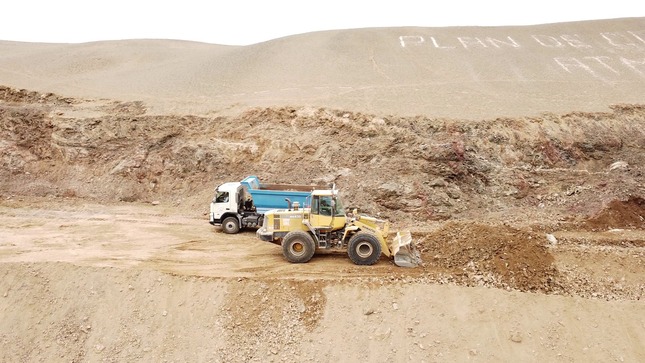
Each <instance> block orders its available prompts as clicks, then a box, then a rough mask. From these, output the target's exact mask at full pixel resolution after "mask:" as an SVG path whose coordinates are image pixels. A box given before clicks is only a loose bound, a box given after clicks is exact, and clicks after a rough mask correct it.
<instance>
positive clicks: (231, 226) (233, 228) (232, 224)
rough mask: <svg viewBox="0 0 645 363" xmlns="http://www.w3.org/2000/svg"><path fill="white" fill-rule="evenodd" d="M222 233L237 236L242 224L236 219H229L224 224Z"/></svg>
mask: <svg viewBox="0 0 645 363" xmlns="http://www.w3.org/2000/svg"><path fill="white" fill-rule="evenodd" d="M222 231H224V233H228V234H235V233H237V232H239V231H240V222H239V221H238V220H237V218H235V217H227V218H226V219H224V221H223V222H222Z"/></svg>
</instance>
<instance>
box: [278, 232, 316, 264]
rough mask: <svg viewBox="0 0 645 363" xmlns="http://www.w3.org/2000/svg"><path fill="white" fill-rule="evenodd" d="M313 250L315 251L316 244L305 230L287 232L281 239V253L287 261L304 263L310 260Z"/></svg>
mask: <svg viewBox="0 0 645 363" xmlns="http://www.w3.org/2000/svg"><path fill="white" fill-rule="evenodd" d="M314 252H316V244H315V243H314V239H313V238H311V235H309V233H307V232H304V231H292V232H289V233H287V235H286V236H285V237H284V240H283V241H282V254H284V257H285V258H286V259H287V260H288V261H289V262H293V263H305V262H307V261H309V260H311V258H312V257H313V256H314Z"/></svg>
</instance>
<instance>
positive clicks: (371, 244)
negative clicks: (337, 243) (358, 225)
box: [347, 232, 381, 265]
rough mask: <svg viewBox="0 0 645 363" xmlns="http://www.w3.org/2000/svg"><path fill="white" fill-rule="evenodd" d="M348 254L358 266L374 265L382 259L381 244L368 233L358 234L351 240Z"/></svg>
mask: <svg viewBox="0 0 645 363" xmlns="http://www.w3.org/2000/svg"><path fill="white" fill-rule="evenodd" d="M347 254H348V255H349V258H350V260H352V262H354V263H355V264H357V265H373V264H375V263H376V261H378V259H379V258H381V243H380V242H379V240H378V238H377V237H376V236H375V235H373V234H371V233H367V232H358V233H356V234H355V235H353V236H352V238H350V239H349V244H348V246H347Z"/></svg>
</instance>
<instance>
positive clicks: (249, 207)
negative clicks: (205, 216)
mask: <svg viewBox="0 0 645 363" xmlns="http://www.w3.org/2000/svg"><path fill="white" fill-rule="evenodd" d="M209 223H210V224H212V225H214V226H222V229H223V230H224V232H226V233H237V232H239V230H240V228H241V227H253V226H259V225H260V224H261V223H262V218H261V215H258V214H257V213H256V209H255V206H254V205H253V201H252V199H251V195H250V194H249V193H248V192H247V190H246V188H245V187H244V186H243V185H242V184H241V183H237V182H230V183H224V184H222V185H220V186H218V187H217V189H216V190H215V196H214V197H213V200H212V201H211V205H210V217H209Z"/></svg>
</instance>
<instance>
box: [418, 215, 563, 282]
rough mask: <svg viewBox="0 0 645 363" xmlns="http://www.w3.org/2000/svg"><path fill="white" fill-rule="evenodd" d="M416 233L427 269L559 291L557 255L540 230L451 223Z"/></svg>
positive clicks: (469, 278) (474, 279)
mask: <svg viewBox="0 0 645 363" xmlns="http://www.w3.org/2000/svg"><path fill="white" fill-rule="evenodd" d="M418 237H420V239H419V242H418V245H419V246H420V250H421V251H422V254H423V260H424V262H425V263H426V264H427V265H428V268H430V269H432V268H433V267H440V268H442V269H446V270H447V271H452V275H453V276H457V277H458V278H460V279H462V281H461V282H464V283H466V284H467V285H487V286H495V287H502V288H511V289H516V290H521V291H540V292H546V293H549V292H554V291H558V290H559V286H558V285H557V280H558V272H557V270H556V268H555V267H554V266H553V256H552V255H551V254H550V252H549V250H548V248H547V247H546V246H545V244H544V238H542V237H540V236H539V235H538V234H536V233H531V232H528V231H522V230H518V229H515V228H512V227H509V226H504V225H482V224H478V223H456V222H449V223H446V224H445V225H443V226H442V227H441V228H440V229H438V230H437V231H434V232H432V233H429V234H427V235H424V236H418Z"/></svg>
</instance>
